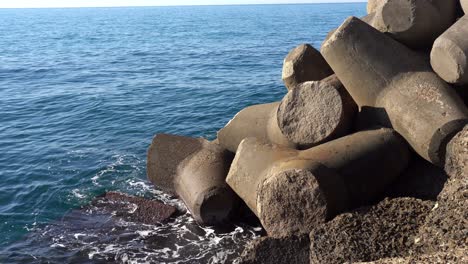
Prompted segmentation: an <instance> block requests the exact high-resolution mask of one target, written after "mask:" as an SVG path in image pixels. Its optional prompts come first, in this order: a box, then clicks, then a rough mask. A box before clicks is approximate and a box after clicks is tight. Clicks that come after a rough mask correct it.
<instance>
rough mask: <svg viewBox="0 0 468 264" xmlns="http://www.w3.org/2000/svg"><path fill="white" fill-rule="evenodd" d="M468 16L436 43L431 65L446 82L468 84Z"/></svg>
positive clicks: (433, 48) (461, 19)
mask: <svg viewBox="0 0 468 264" xmlns="http://www.w3.org/2000/svg"><path fill="white" fill-rule="evenodd" d="M466 36H468V16H463V17H462V18H460V19H459V20H458V21H457V22H456V23H455V24H454V25H453V26H451V27H450V28H449V29H448V30H447V31H445V32H444V34H442V35H441V36H440V37H438V38H437V39H436V41H435V42H434V46H433V47H432V51H431V65H432V68H433V69H434V71H435V72H436V73H437V74H438V75H439V76H440V77H441V78H442V79H444V80H445V81H446V82H448V83H453V84H458V85H462V84H468V38H467V37H466Z"/></svg>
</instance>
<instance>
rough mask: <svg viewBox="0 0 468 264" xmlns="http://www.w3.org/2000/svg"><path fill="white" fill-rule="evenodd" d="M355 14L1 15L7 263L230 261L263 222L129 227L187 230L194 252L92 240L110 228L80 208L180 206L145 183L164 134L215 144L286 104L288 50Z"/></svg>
mask: <svg viewBox="0 0 468 264" xmlns="http://www.w3.org/2000/svg"><path fill="white" fill-rule="evenodd" d="M351 15H354V16H363V15H365V3H353V4H310V5H255V6H204V7H194V6H190V7H148V8H80V9H0V151H1V152H0V236H1V238H2V239H1V240H0V262H2V263H3V262H5V263H14V262H23V263H26V262H31V263H35V262H37V263H44V262H45V263H47V262H49V263H58V262H62V263H63V262H64V259H68V260H70V259H71V258H72V257H73V256H75V257H76V256H81V262H82V261H83V260H84V259H86V260H88V261H89V262H90V263H97V262H99V261H106V262H109V261H111V260H112V261H115V262H128V263H139V262H144V261H155V262H156V261H157V262H171V260H174V262H175V260H177V261H179V262H178V263H198V262H197V261H199V263H208V262H212V263H216V262H227V261H228V260H230V259H231V258H230V256H231V255H234V254H235V252H234V250H232V251H228V250H227V249H228V248H233V247H232V244H245V242H246V241H247V240H249V239H252V238H253V237H255V236H257V235H258V232H257V231H258V230H257V229H256V228H255V227H252V228H250V227H240V226H238V227H236V228H235V229H234V230H230V231H226V232H224V233H223V232H221V233H219V232H217V231H213V230H212V229H210V228H201V227H198V226H196V224H195V223H193V221H192V220H193V219H191V218H190V216H188V215H185V216H184V217H182V218H180V219H178V220H177V221H175V223H172V224H170V225H171V226H170V227H168V226H158V227H145V228H144V229H139V230H137V229H138V228H136V227H135V226H133V227H129V225H128V224H127V225H118V226H119V227H121V228H122V230H127V231H128V232H130V233H131V232H133V234H134V235H135V234H136V236H137V237H138V236H140V237H143V238H147V237H149V236H151V235H153V236H155V238H154V239H153V240H152V243H153V244H155V243H156V244H157V240H158V239H159V240H164V238H167V237H168V234H169V233H171V232H174V233H177V232H179V231H180V230H185V231H184V233H183V234H182V235H181V236H176V237H174V238H173V239H174V240H171V241H179V242H178V243H179V244H178V245H182V244H183V243H182V242H181V241H182V240H185V242H186V244H185V245H186V246H187V245H189V244H190V245H192V246H193V245H198V248H197V247H194V249H193V250H191V251H186V252H184V251H182V250H179V249H180V247H179V246H177V247H174V245H169V243H168V242H167V241H166V243H165V244H164V243H163V244H164V245H161V246H148V245H149V242H148V240H144V241H145V243H144V244H145V245H143V246H142V245H141V243H140V242H141V241H143V240H138V239H137V238H136V237H135V238H133V237H132V239H127V240H122V241H121V242H120V243H116V242H115V241H120V240H119V237H121V234H122V233H119V235H115V234H114V236H111V234H110V233H111V231H109V230H108V231H109V232H107V233H103V234H102V236H101V237H100V238H99V239H97V238H96V239H94V240H93V239H90V238H88V239H83V237H86V236H88V237H92V234H93V233H94V234H97V233H99V232H100V231H99V230H98V229H99V228H101V229H103V227H102V226H101V227H99V226H98V227H96V222H99V221H96V222H93V221H94V220H92V218H86V219H85V220H83V217H84V216H83V215H82V214H80V213H77V212H78V211H77V210H74V209H77V208H80V207H81V206H84V205H86V204H88V203H89V202H90V201H91V200H92V199H93V197H95V196H97V195H100V194H103V193H104V192H106V191H121V192H125V193H130V194H134V195H139V196H146V197H155V198H157V199H163V200H164V199H166V201H168V202H169V203H171V202H172V203H177V201H176V200H174V199H172V198H168V197H166V196H165V195H164V194H162V193H161V192H158V191H155V190H153V188H152V186H151V185H149V184H148V182H147V180H146V171H145V164H146V160H145V156H146V150H147V148H148V146H149V144H150V142H151V140H152V137H153V135H154V134H156V133H163V132H164V133H173V134H179V135H186V136H194V137H206V138H208V139H213V138H215V137H216V131H217V130H219V129H220V128H221V127H223V125H224V124H226V123H227V122H228V121H229V119H230V118H232V116H234V115H235V113H236V112H238V111H239V110H240V109H242V108H244V107H246V106H248V105H252V104H258V103H265V102H272V101H276V100H279V99H281V98H282V96H283V95H284V94H285V92H286V89H285V88H284V86H283V84H282V82H281V67H282V61H283V58H284V57H285V55H286V54H287V53H288V51H289V50H290V49H292V48H293V47H295V46H296V45H298V44H300V43H311V44H313V45H314V46H315V47H319V46H320V44H321V41H322V40H323V39H324V37H325V36H326V34H327V33H328V31H330V30H331V29H333V28H335V27H337V26H339V25H340V24H341V22H342V21H343V20H344V19H345V18H346V17H348V16H351ZM95 217H96V219H98V217H97V216H95ZM106 221H107V220H106ZM77 223H80V224H77ZM89 226H93V228H94V229H93V228H90V227H89ZM187 227H189V228H188V229H187ZM195 229H196V230H195ZM87 232H88V233H87ZM164 232H166V233H164ZM158 234H159V235H160V236H161V234H166V236H163V237H159V238H158V237H157V235H158ZM179 235H180V234H179ZM103 236H109V237H112V239H111V240H113V241H109V240H110V239H107V240H106V239H104V238H103ZM155 241H156V242H155ZM220 241H221V242H220ZM222 241H224V242H222ZM197 243H198V244H197ZM223 243H224V244H223ZM223 250H224V251H223ZM200 252H202V253H200ZM213 252H214V253H213ZM148 256H153V257H152V258H150V259H148ZM65 262H66V261H65Z"/></svg>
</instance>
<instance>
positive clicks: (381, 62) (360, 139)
mask: <svg viewBox="0 0 468 264" xmlns="http://www.w3.org/2000/svg"><path fill="white" fill-rule="evenodd" d="M463 10H465V11H468V1H465V0H461V1H460V0H432V1H429V0H412V1H398V0H373V1H372V0H371V1H369V2H368V15H367V16H366V17H364V18H362V19H358V18H355V17H350V18H348V19H347V20H346V21H344V23H343V24H342V25H341V26H340V27H339V28H337V29H334V30H332V31H331V32H330V34H329V35H328V36H327V38H326V39H325V41H324V43H323V45H322V47H321V51H320V52H319V51H318V50H315V49H314V48H313V47H312V46H310V45H307V44H303V45H300V46H298V47H297V48H295V49H293V50H292V51H291V52H290V53H289V54H288V55H287V57H286V58H285V60H284V65H283V74H282V78H283V81H284V83H285V86H286V88H287V94H286V95H285V97H284V98H283V100H282V101H280V102H272V103H269V104H262V105H254V106H250V107H247V108H245V109H244V110H242V111H240V112H239V113H238V114H237V115H236V116H235V117H234V118H233V119H232V120H231V121H230V122H229V123H228V124H227V125H226V126H225V127H224V128H223V129H221V130H220V131H219V132H218V138H217V139H216V140H214V141H211V142H210V141H208V140H205V139H201V138H200V139H195V138H188V137H183V136H177V135H167V134H158V135H156V136H155V137H154V139H153V142H152V144H151V146H150V148H149V150H148V162H147V173H148V178H149V179H150V181H151V182H152V183H154V184H155V185H156V186H158V188H161V189H162V190H164V191H166V192H168V193H170V194H173V195H176V196H178V197H179V198H180V199H181V200H182V201H183V202H184V203H185V205H186V206H187V208H188V210H189V211H190V213H191V214H192V216H193V217H194V219H195V220H196V221H197V222H198V223H200V224H202V225H214V226H217V225H219V226H222V225H224V224H226V223H229V222H235V221H237V220H238V219H239V218H242V216H243V215H244V213H242V211H245V210H248V209H246V207H248V208H249V209H250V211H251V212H252V213H253V214H254V215H255V216H256V217H257V218H258V219H259V221H260V222H261V224H262V226H263V227H264V229H265V230H266V233H267V236H265V237H262V238H260V239H257V240H255V241H253V242H252V243H251V244H249V245H248V246H247V248H246V250H245V251H244V252H243V254H242V256H241V259H240V260H239V262H240V263H465V262H468V254H467V253H466V252H467V245H468V220H467V219H468V210H467V208H468V199H467V198H468V177H467V176H468V108H467V105H466V103H467V99H468V98H467V97H466V95H467V94H468V93H467V92H466V91H467V90H468V17H467V16H465V15H463V14H464V13H463ZM109 199H117V200H118V199H119V196H118V195H110V196H109ZM132 199H133V198H132ZM134 202H136V203H141V204H142V205H144V206H143V210H147V212H146V213H145V215H146V216H147V217H145V218H144V219H142V221H150V220H151V219H152V218H151V217H150V216H151V215H152V213H151V211H152V210H153V209H154V210H155V211H154V213H155V214H160V216H161V218H160V220H163V219H164V217H165V216H170V215H172V214H173V213H174V212H172V211H171V210H170V209H169V208H163V205H154V204H147V203H145V202H142V201H134ZM244 204H245V205H244ZM138 208H140V207H138ZM137 210H138V209H137ZM159 210H161V212H159ZM148 218H149V220H148ZM153 220H154V219H153ZM156 220H157V219H156ZM151 221H152V220H151Z"/></svg>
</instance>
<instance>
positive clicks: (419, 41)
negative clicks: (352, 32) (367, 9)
mask: <svg viewBox="0 0 468 264" xmlns="http://www.w3.org/2000/svg"><path fill="white" fill-rule="evenodd" d="M456 6H457V0H433V1H428V0H384V1H383V2H382V3H380V4H379V5H376V8H375V9H374V13H375V14H374V18H373V20H372V22H371V23H370V24H371V25H372V26H373V27H375V28H376V29H378V30H380V31H382V32H386V33H390V34H391V35H392V37H393V38H395V39H396V40H398V41H400V42H402V43H404V44H405V45H408V46H410V47H414V48H419V47H430V46H431V45H432V43H433V41H434V40H435V39H436V38H437V37H438V36H439V35H440V34H442V33H443V32H444V31H445V30H446V29H447V28H449V27H450V25H451V24H452V23H453V22H454V21H455V18H456Z"/></svg>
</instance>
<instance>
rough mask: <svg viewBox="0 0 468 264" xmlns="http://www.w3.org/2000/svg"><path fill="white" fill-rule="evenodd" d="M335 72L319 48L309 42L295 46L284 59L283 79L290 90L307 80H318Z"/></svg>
mask: <svg viewBox="0 0 468 264" xmlns="http://www.w3.org/2000/svg"><path fill="white" fill-rule="evenodd" d="M331 74H333V71H332V70H331V68H330V66H329V65H328V64H327V62H326V61H325V59H323V57H322V55H321V54H320V52H319V51H318V50H316V49H315V48H314V47H312V46H311V45H309V44H302V45H299V46H298V47H296V48H294V49H293V50H291V51H290V52H289V54H288V55H287V56H286V58H285V59H284V63H283V74H282V79H283V82H284V84H285V85H286V88H287V89H288V90H291V89H293V88H294V87H295V86H296V85H298V84H300V83H303V82H307V81H318V80H321V79H323V78H325V77H327V76H330V75H331Z"/></svg>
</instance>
